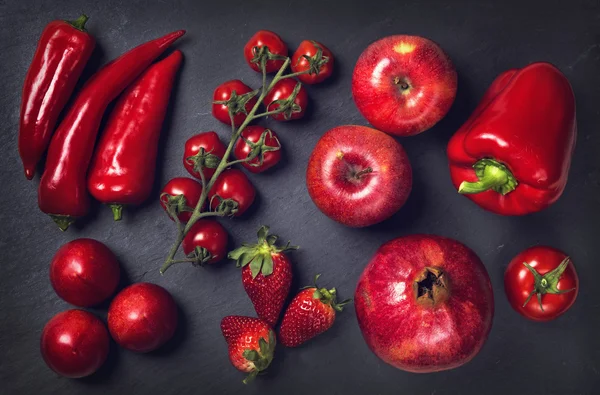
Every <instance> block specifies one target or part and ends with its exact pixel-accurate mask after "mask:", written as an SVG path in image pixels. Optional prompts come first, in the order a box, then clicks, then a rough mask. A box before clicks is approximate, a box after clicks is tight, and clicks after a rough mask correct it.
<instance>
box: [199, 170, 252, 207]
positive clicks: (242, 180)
mask: <svg viewBox="0 0 600 395" xmlns="http://www.w3.org/2000/svg"><path fill="white" fill-rule="evenodd" d="M208 197H209V199H210V207H211V208H212V209H213V210H219V211H225V212H227V213H229V214H232V215H234V216H236V217H239V216H240V215H242V214H244V213H245V212H246V210H248V208H249V207H250V206H251V205H252V203H253V202H254V198H255V197H256V191H255V190H254V186H252V183H251V182H250V180H249V179H248V177H247V176H246V175H245V174H244V172H243V171H241V170H238V169H229V170H225V171H224V172H223V173H221V175H220V176H219V178H218V179H217V181H216V182H215V183H214V185H213V187H212V188H211V189H210V191H209V193H208Z"/></svg>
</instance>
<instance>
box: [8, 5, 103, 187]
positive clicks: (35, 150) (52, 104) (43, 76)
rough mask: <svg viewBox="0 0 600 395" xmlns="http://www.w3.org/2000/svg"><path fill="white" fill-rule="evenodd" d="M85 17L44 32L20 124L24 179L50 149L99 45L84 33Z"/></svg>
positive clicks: (27, 79) (28, 79) (27, 84)
mask: <svg viewBox="0 0 600 395" xmlns="http://www.w3.org/2000/svg"><path fill="white" fill-rule="evenodd" d="M87 20H88V17H87V16H86V15H81V16H80V17H79V18H77V19H76V20H74V21H52V22H50V23H49V24H48V25H47V26H46V28H45V29H44V31H43V32H42V36H41V37H40V40H39V42H38V45H37V49H36V50H35V55H33V60H32V61H31V65H30V66H29V70H27V76H26V77H25V83H24V84H23V95H22V98H21V116H20V123H19V155H20V156H21V160H22V161H23V167H24V168H25V177H27V179H28V180H31V179H32V178H33V175H34V174H35V167H36V165H37V163H38V162H39V161H40V159H41V157H42V155H44V152H45V151H46V148H47V147H48V143H49V142H50V137H52V132H54V127H55V126H56V121H57V119H58V115H59V114H60V112H61V111H62V110H63V108H64V107H65V104H67V101H68V100H69V97H70V96H71V93H73V89H75V84H76V83H77V80H79V77H80V76H81V73H82V72H83V69H84V67H85V65H86V63H87V61H88V60H89V58H90V56H91V55H92V51H93V50H94V46H95V45H96V42H95V40H94V38H93V37H92V36H91V35H90V34H88V33H87V32H86V31H85V29H84V26H85V22H86V21H87Z"/></svg>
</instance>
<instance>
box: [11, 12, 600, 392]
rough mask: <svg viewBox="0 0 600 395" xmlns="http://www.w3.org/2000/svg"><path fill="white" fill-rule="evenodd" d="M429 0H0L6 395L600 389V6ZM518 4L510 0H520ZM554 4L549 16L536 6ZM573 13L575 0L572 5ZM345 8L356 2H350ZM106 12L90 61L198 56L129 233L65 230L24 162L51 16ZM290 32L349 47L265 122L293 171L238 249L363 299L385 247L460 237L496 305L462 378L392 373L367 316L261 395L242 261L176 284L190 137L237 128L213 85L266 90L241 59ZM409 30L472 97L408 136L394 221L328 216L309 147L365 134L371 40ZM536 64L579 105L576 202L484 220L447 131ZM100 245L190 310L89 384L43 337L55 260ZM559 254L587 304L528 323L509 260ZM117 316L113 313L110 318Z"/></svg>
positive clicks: (278, 371)
mask: <svg viewBox="0 0 600 395" xmlns="http://www.w3.org/2000/svg"><path fill="white" fill-rule="evenodd" d="M425 3H426V2H419V1H414V0H409V1H402V2H399V1H396V0H394V1H364V2H358V1H345V2H343V5H342V2H333V1H332V2H325V1H323V2H322V1H318V0H306V1H304V2H301V1H296V0H291V1H279V2H275V1H272V2H267V1H237V0H232V1H222V2H210V3H209V2H201V1H162V2H153V3H151V4H150V3H147V2H142V1H118V0H108V1H100V2H92V1H71V0H56V1H41V0H39V1H15V0H7V1H3V2H0V35H1V40H0V50H1V51H0V52H1V53H2V60H1V61H0V76H1V79H0V115H1V116H0V119H2V123H1V124H0V130H1V133H0V160H1V161H2V172H1V173H0V185H1V186H2V193H1V194H0V200H1V207H2V208H1V209H0V217H1V219H2V221H1V222H2V226H1V227H0V251H2V257H1V268H2V275H1V276H0V300H1V302H0V325H1V326H0V350H2V358H1V361H0V382H1V383H2V385H1V387H2V391H0V392H2V393H6V394H17V393H19V394H21V393H23V394H25V393H44V394H46V393H52V394H78V393H81V394H83V393H85V394H101V393H108V392H110V393H112V394H153V393H160V394H187V393H193V394H242V393H245V394H258V393H262V394H283V393H285V394H290V395H292V394H307V393H312V392H317V391H318V392H320V393H327V394H336V395H337V394H368V395H372V394H398V393H406V394H409V393H410V394H413V393H415V394H416V393H419V394H438V395H439V394H458V393H461V394H466V393H476V394H482V393H486V394H496V393H497V394H505V393H507V392H509V393H514V394H517V393H518V394H532V393H533V394H535V393H553V394H565V393H570V394H571V393H581V394H588V393H592V392H594V389H595V387H593V386H592V385H593V383H594V382H595V383H598V381H599V380H600V366H598V364H599V361H600V346H599V344H598V336H597V332H598V330H599V329H600V316H599V315H598V308H599V306H600V293H598V291H597V289H596V284H595V279H597V278H598V276H600V269H599V267H600V266H598V264H599V262H600V252H599V251H600V250H598V233H597V231H598V225H597V224H598V223H600V211H599V210H598V206H599V205H600V184H599V180H600V162H599V161H598V155H599V154H600V134H598V125H600V110H599V106H598V103H600V93H599V91H598V87H599V86H600V74H599V73H598V70H599V69H600V44H599V38H600V7H599V6H598V2H597V1H594V0H591V1H571V2H568V3H565V2H554V1H551V2H549V1H536V2H533V1H532V2H522V1H520V2H508V1H507V2H495V1H480V2H471V3H473V4H470V5H469V4H467V2H458V1H456V2H452V1H447V2H431V3H430V4H429V5H428V4H425ZM510 3H512V4H510ZM533 3H537V4H538V5H534V4H533ZM561 3H562V5H560V4H561ZM336 4H339V5H336ZM82 11H84V12H86V13H87V14H88V15H89V16H90V20H89V22H88V28H89V31H90V32H91V33H92V34H93V35H94V36H95V37H96V38H97V42H98V44H97V49H96V51H95V53H94V55H93V58H92V62H91V64H90V65H89V67H88V68H87V69H86V75H87V76H89V75H90V74H91V73H92V72H93V71H95V70H96V69H97V68H98V67H99V66H100V65H101V64H103V63H105V62H107V61H108V60H110V59H113V58H115V57H116V56H118V55H120V54H121V53H123V52H125V51H126V50H128V49H130V48H132V47H134V46H135V45H137V44H140V43H142V42H144V41H146V40H149V39H151V38H154V37H157V36H159V35H162V34H163V33H166V32H169V31H172V30H176V29H180V28H185V29H187V30H188V34H187V35H186V36H185V38H184V39H183V40H181V42H180V43H178V44H177V47H178V48H180V49H181V50H182V51H183V52H184V55H185V62H184V66H183V69H182V72H181V73H180V76H179V79H178V83H177V89H176V91H175V93H174V95H173V100H172V105H171V109H170V111H169V114H168V117H167V120H166V122H165V125H164V130H163V138H162V146H161V150H160V163H159V171H158V176H157V180H156V186H155V193H154V197H153V199H152V200H151V201H149V202H148V203H147V204H145V205H143V206H142V207H139V208H136V209H133V210H132V209H129V210H127V211H125V213H124V220H123V221H122V222H121V223H113V221H112V218H111V214H110V210H109V209H107V208H105V207H100V205H95V206H94V207H93V212H92V213H91V214H90V215H89V217H88V218H86V219H85V220H84V221H81V222H80V223H78V224H77V225H75V226H73V227H72V228H71V229H69V231H68V232H66V233H61V232H60V231H59V230H58V229H57V227H56V225H54V223H53V222H52V221H51V220H50V219H49V218H48V217H47V216H45V215H43V214H41V213H40V212H39V210H38V208H37V204H36V199H37V190H36V186H37V184H38V182H39V176H38V177H36V179H35V180H34V181H32V182H28V181H26V180H25V177H24V176H23V175H22V168H21V163H20V160H19V157H18V153H17V147H16V145H17V125H18V112H19V110H18V109H19V103H20V90H21V86H22V83H23V79H24V76H25V72H26V69H27V67H28V64H29V62H30V60H31V57H32V55H33V51H34V48H35V45H36V42H37V39H38V37H39V35H40V33H41V31H42V29H43V27H44V25H45V24H46V23H47V22H48V21H50V20H52V19H56V18H58V19H60V18H65V19H67V18H68V19H73V18H75V17H77V16H78V15H79V13H80V12H82ZM260 28H267V29H271V30H274V31H276V32H278V33H280V34H281V36H282V37H283V38H284V40H285V41H286V42H287V43H288V44H289V46H290V48H292V49H293V48H294V47H295V46H296V45H297V44H298V43H300V41H301V40H303V39H306V38H312V39H316V40H319V41H322V42H323V43H325V44H326V45H327V46H328V47H329V48H330V49H331V50H332V51H333V53H334V54H335V55H336V62H337V66H336V71H335V77H333V78H332V81H330V82H328V83H326V84H324V85H322V86H311V87H309V88H308V90H309V94H310V97H311V100H312V101H311V109H310V111H309V114H308V117H307V119H305V120H302V121H299V122H294V123H291V122H290V123H287V124H282V123H275V122H266V124H267V125H269V126H271V127H273V128H274V129H275V130H276V131H277V133H278V134H279V136H280V137H281V139H282V141H283V145H284V147H285V156H286V160H285V161H284V163H282V165H281V166H279V168H277V169H274V170H273V171H271V172H269V173H268V174H265V175H258V176H252V177H251V178H252V181H253V182H254V183H255V185H256V186H257V188H258V190H259V195H260V198H259V199H258V200H257V204H256V205H255V207H254V208H253V209H251V211H250V212H249V213H248V215H246V216H244V218H240V219H235V220H225V221H223V223H224V224H225V226H226V227H227V229H228V231H229V232H230V234H231V240H232V246H233V245H234V244H236V243H239V242H241V241H242V240H254V237H255V231H256V229H258V227H259V226H260V225H262V224H268V225H270V226H271V227H272V230H273V232H275V233H277V234H279V235H280V236H281V237H282V238H283V239H284V240H287V239H290V240H292V242H293V243H295V244H299V245H301V246H302V249H301V250H299V251H297V252H293V253H292V260H293V265H294V274H295V281H294V287H295V288H294V289H297V288H298V287H300V286H301V285H305V284H309V283H310V282H311V279H312V277H313V275H314V274H315V273H322V275H323V276H322V282H323V284H328V285H335V286H337V287H338V289H339V292H340V296H341V297H342V298H345V297H348V296H351V295H352V294H353V291H354V287H355V285H356V281H357V279H358V276H359V274H360V273H361V271H362V269H363V267H364V266H365V264H366V263H367V262H368V260H369V258H370V257H371V255H372V254H373V253H374V252H375V250H376V249H377V247H378V246H379V245H380V244H381V243H382V242H384V241H386V240H389V239H391V238H394V237H396V236H399V235H405V234H410V233H418V232H426V233H436V234H440V235H444V236H449V237H454V238H456V239H458V240H460V241H461V242H463V243H465V244H467V245H468V246H470V247H471V248H473V249H474V250H475V251H476V252H477V253H478V255H479V256H480V257H481V258H482V260H483V262H484V263H485V265H486V267H487V268H488V271H489V273H490V276H491V278H492V283H493V287H494V291H495V295H496V316H495V320H494V321H495V322H494V327H493V329H492V332H491V335H490V338H489V341H488V342H487V344H486V345H485V347H484V348H483V350H482V352H481V353H480V354H479V356H477V357H476V359H475V360H474V361H473V362H472V363H470V364H468V365H466V366H464V367H462V368H460V369H457V370H453V371H448V372H443V373H439V374H433V375H415V374H409V373H404V372H401V371H398V370H395V369H394V368H392V367H389V366H387V365H385V364H384V363H383V362H381V361H380V360H379V359H377V357H375V355H373V354H372V353H371V352H370V351H369V350H368V349H367V346H366V345H365V343H364V342H363V340H362V338H361V334H360V331H359V329H358V326H357V324H356V317H355V314H354V310H353V308H352V307H351V308H349V309H348V310H347V311H345V312H344V313H343V314H340V315H339V317H338V320H337V322H336V324H335V326H334V328H333V329H332V330H331V331H330V332H328V333H327V334H325V335H322V336H320V337H319V338H317V339H315V340H314V341H311V342H310V343H308V344H306V345H305V346H303V347H301V348H299V349H294V350H283V349H279V350H278V352H277V355H276V361H275V362H274V364H273V366H272V368H271V369H270V374H269V375H268V376H266V377H264V378H261V379H259V380H257V382H256V383H254V384H253V385H252V386H248V387H246V386H244V385H243V384H242V383H241V380H242V377H243V375H242V374H240V373H239V372H237V371H236V370H235V369H234V368H233V367H231V366H230V364H229V361H228V358H227V348H226V345H225V341H224V340H223V339H222V337H221V334H220V330H219V322H220V320H221V318H222V317H223V316H225V315H229V314H246V315H251V314H253V309H252V306H251V305H250V302H249V300H248V298H247V297H246V296H245V294H244V290H243V288H242V285H241V281H240V273H239V271H238V270H237V269H236V268H235V265H234V264H233V263H231V262H230V263H225V262H224V263H223V264H221V265H219V266H217V267H211V268H208V269H204V270H203V269H195V268H192V267H186V266H185V265H181V266H178V267H173V268H172V269H171V270H169V271H168V272H167V274H166V275H165V276H163V277H161V276H160V275H159V274H158V270H157V269H158V267H159V265H160V264H161V263H162V260H163V259H164V257H165V254H166V252H167V250H168V248H169V247H170V245H171V242H172V239H173V237H174V226H173V224H172V222H171V221H170V220H168V219H167V217H166V216H165V215H164V214H163V212H162V210H161V208H160V207H159V205H158V204H157V201H156V199H157V194H158V190H159V188H160V186H161V185H162V184H164V183H165V182H166V181H167V180H168V179H169V178H170V177H173V176H185V175H187V173H186V172H185V170H184V168H183V166H182V165H181V155H182V149H183V144H184V142H185V140H186V139H187V138H188V137H189V136H191V135H192V134H193V133H196V132H199V131H206V130H215V131H217V132H218V133H219V134H221V136H223V137H224V138H226V136H227V135H228V133H229V132H228V130H227V128H226V127H224V126H223V125H222V124H220V123H219V122H218V121H216V120H215V119H213V118H212V116H211V115H210V97H211V93H212V90H213V89H214V87H215V86H216V85H218V84H219V83H220V82H222V81H224V80H228V79H233V78H240V79H242V80H244V81H245V82H246V83H248V84H249V85H251V86H258V84H259V79H260V78H259V75H258V74H257V73H254V72H253V71H252V70H250V68H248V66H247V65H246V64H245V62H244V59H243V57H242V48H243V45H244V43H245V42H246V40H247V39H248V38H249V37H250V36H251V35H252V34H253V33H254V32H255V31H256V30H258V29H260ZM398 33H409V34H418V35H423V36H426V37H428V38H430V39H433V40H435V41H437V42H439V43H440V44H441V46H442V47H443V48H444V49H445V50H446V51H447V52H448V54H449V55H450V56H451V57H452V59H453V61H454V62H455V64H456V67H457V70H458V75H459V88H458V97H457V99H456V102H455V104H454V106H453V108H452V109H451V111H450V113H449V114H448V116H447V117H446V118H445V119H444V120H443V121H442V122H441V123H440V124H439V125H437V126H436V127H434V128H433V129H432V130H430V131H428V132H426V133H423V134H421V135H419V136H417V137H412V138H407V139H403V140H401V143H402V144H403V145H404V147H405V148H406V150H407V152H408V155H409V157H410V159H411V161H412V165H413V169H414V179H415V180H414V190H413V192H412V195H411V196H410V198H409V200H408V203H407V204H406V206H405V207H404V208H403V209H402V210H401V211H400V212H399V213H398V214H397V215H395V216H394V217H393V218H392V219H390V220H388V221H386V222H384V223H382V224H379V225H376V226H373V227H371V228H368V229H349V228H345V227H343V226H341V225H339V224H336V223H334V222H332V221H331V220H329V219H327V218H326V217H324V216H323V215H322V214H321V213H320V212H319V211H318V210H317V209H316V208H315V206H314V205H313V204H312V202H311V200H310V198H309V196H308V193H307V191H306V186H305V182H304V172H305V168H306V163H307V160H308V157H309V155H310V152H311V150H312V147H313V146H314V144H315V143H316V141H317V139H318V138H319V136H320V135H321V134H323V133H324V132H325V131H326V130H328V129H330V128H331V127H333V126H337V125H340V124H352V123H357V124H362V125H365V124H366V122H365V120H364V119H363V118H362V117H361V116H360V114H359V113H358V111H357V110H356V108H355V106H354V104H353V102H352V96H351V91H350V79H351V74H352V69H353V65H354V62H355V61H356V59H357V57H358V55H359V54H360V52H361V51H362V50H363V49H364V48H365V47H366V46H367V45H368V44H369V43H370V42H372V41H374V40H376V39H378V38H381V37H383V36H386V35H391V34H398ZM536 60H547V61H550V62H552V63H554V64H555V65H557V66H558V67H559V68H560V69H561V70H562V71H564V72H565V74H566V75H567V76H568V78H569V80H570V81H571V83H572V85H573V88H574V90H575V95H576V97H577V111H578V125H579V136H578V143H577V149H576V152H575V157H574V160H573V167H572V169H571V173H570V174H571V177H570V180H569V183H568V185H567V189H566V191H565V193H564V195H563V197H562V198H561V199H560V201H559V202H558V203H557V204H555V205H554V206H552V207H551V208H550V209H548V210H546V211H544V212H541V213H538V214H535V215H530V216H527V217H523V218H508V217H501V216H497V215H494V214H491V213H488V212H485V211H483V210H481V209H479V208H478V207H477V206H475V205H474V204H473V203H472V202H470V201H469V200H468V199H465V198H463V197H460V196H458V195H457V194H456V193H455V191H454V190H453V188H452V185H451V183H450V178H449V175H448V168H447V164H446V157H445V146H446V143H447V141H448V138H449V137H450V135H451V134H452V133H453V132H454V131H455V130H456V129H457V128H458V127H459V126H460V124H461V123H462V122H463V121H465V119H466V118H467V116H468V115H469V113H470V111H471V110H472V109H473V108H474V107H475V105H476V104H477V102H478V100H479V98H480V97H481V95H482V94H483V92H484V91H485V89H486V88H487V86H488V85H489V84H490V83H491V81H492V80H493V78H494V77H495V76H496V75H497V74H498V73H500V72H501V71H503V70H505V69H508V68H512V67H521V66H523V65H526V64H527V63H529V62H532V61H536ZM78 237H92V238H95V239H98V240H100V241H102V242H104V243H106V244H107V245H108V246H109V247H110V248H111V249H113V251H114V252H115V253H116V254H117V256H118V257H119V260H120V262H121V264H122V266H123V268H124V271H125V272H126V274H127V281H128V282H133V281H140V280H144V281H150V282H155V283H157V284H160V285H162V286H164V287H165V288H167V289H168V290H169V291H170V292H172V294H173V296H174V297H175V299H176V300H177V302H178V304H179V306H180V307H181V313H182V314H181V316H182V318H181V323H180V329H179V331H178V333H177V335H176V340H174V341H172V342H171V343H169V345H168V346H167V347H165V348H163V349H161V350H160V351H158V352H155V353H152V354H150V355H137V354H133V353H130V352H127V351H125V350H120V349H117V348H116V347H113V349H112V350H111V354H110V357H109V362H108V363H107V364H106V365H105V366H104V368H102V370H101V371H100V372H99V373H97V374H96V375H94V376H92V377H90V378H87V379H83V380H67V379H63V378H59V377H57V376H56V375H55V374H54V373H52V372H51V371H50V370H49V369H48V368H47V367H46V366H45V364H44V362H43V361H42V359H41V357H40V354H39V336H40V333H41V331H42V327H43V326H44V324H45V322H46V321H47V320H48V319H50V318H51V317H52V316H53V315H54V314H55V313H57V312H59V311H62V310H64V309H67V308H69V306H68V305H67V304H66V303H64V302H63V301H61V300H59V299H58V297H57V296H56V295H55V293H54V292H53V290H52V288H51V286H50V282H49V279H48V265H49V262H50V258H51V257H52V255H53V254H54V252H55V251H56V250H57V249H58V248H59V247H60V246H61V245H62V244H63V243H65V242H66V241H69V240H72V239H75V238H78ZM537 243H543V244H549V245H553V246H555V247H557V248H560V249H562V250H565V251H566V252H568V253H569V254H571V256H572V258H573V261H574V262H575V265H576V266H577V270H578V272H579V276H580V279H581V292H580V294H579V297H578V300H577V302H576V303H575V305H574V306H573V308H572V310H571V311H570V312H569V313H567V314H566V315H565V316H564V317H562V318H560V319H558V320H556V321H554V322H551V323H547V324H537V323H532V322H529V321H526V320H525V319H523V318H521V317H520V316H518V315H517V313H515V312H514V311H513V310H512V309H511V308H510V306H509V304H508V303H507V301H506V299H505V297H504V291H503V273H504V268H505V267H506V265H507V264H508V262H509V261H510V259H511V258H512V257H513V256H514V255H516V254H517V253H518V252H519V251H521V250H522V249H524V248H526V247H529V246H531V245H533V244H537ZM94 312H96V313H98V314H99V315H100V316H101V317H105V315H106V308H105V307H104V308H99V309H95V310H94Z"/></svg>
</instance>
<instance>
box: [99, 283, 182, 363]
mask: <svg viewBox="0 0 600 395" xmlns="http://www.w3.org/2000/svg"><path fill="white" fill-rule="evenodd" d="M177 315H178V313H177V305H176V304H175V301H174V300H173V297H172V296H171V294H170V293H169V292H167V290H166V289H164V288H162V287H160V286H158V285H156V284H150V283H137V284H133V285H130V286H129V287H127V288H125V289H124V290H122V291H121V292H120V293H119V294H117V296H115V298H114V299H113V301H112V303H111V304H110V308H109V309H108V330H109V331H110V334H111V336H112V338H113V339H114V340H115V341H116V342H117V344H119V345H120V346H121V347H123V348H126V349H128V350H130V351H135V352H141V353H146V352H150V351H154V350H156V349H157V348H159V347H160V346H162V345H163V344H165V343H166V342H167V341H168V340H169V339H170V338H171V337H173V334H174V333H175V329H176V328H177Z"/></svg>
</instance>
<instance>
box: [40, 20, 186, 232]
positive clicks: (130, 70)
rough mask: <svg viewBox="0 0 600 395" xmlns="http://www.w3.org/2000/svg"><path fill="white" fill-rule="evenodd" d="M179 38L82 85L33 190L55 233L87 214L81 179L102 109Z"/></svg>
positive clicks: (151, 45)
mask: <svg viewBox="0 0 600 395" xmlns="http://www.w3.org/2000/svg"><path fill="white" fill-rule="evenodd" d="M184 33H185V31H184V30H179V31H176V32H173V33H170V34H167V35H166V36H164V37H161V38H158V39H156V40H153V41H150V42H147V43H145V44H142V45H140V46H138V47H136V48H134V49H132V50H131V51H129V52H127V53H126V54H124V55H122V56H121V57H119V58H118V59H116V60H114V61H112V62H110V63H109V64H107V65H106V66H105V67H104V68H102V69H101V70H100V71H98V72H97V73H96V74H95V75H94V76H93V77H92V78H91V79H90V80H89V81H88V82H87V83H86V84H85V86H84V87H83V88H82V90H81V92H80V93H79V95H78V96H77V98H76V99H75V101H74V103H73V105H72V106H71V107H70V109H69V111H68V113H67V114H66V116H65V118H64V119H63V121H62V123H61V124H60V126H59V127H58V129H57V131H56V134H55V135H54V137H53V138H52V141H51V142H50V148H49V149H48V157H47V160H46V170H45V171H44V174H43V176H42V179H41V182H40V187H39V191H38V205H39V206H40V209H41V210H42V211H43V212H44V213H46V214H49V215H50V216H51V217H52V219H53V220H54V221H55V222H56V223H57V225H58V226H59V228H60V229H61V230H66V229H67V228H68V227H69V225H70V224H72V223H73V222H74V221H75V220H76V219H77V218H78V217H82V216H84V215H86V214H87V212H88V209H89V205H90V198H89V195H88V192H87V190H86V186H87V183H86V174H87V170H88V166H89V163H90V159H91V157H92V153H93V149H94V144H95V142H96V135H97V134H98V128H99V126H100V121H101V120H102V116H103V115H104V111H105V110H106V107H107V106H108V104H109V103H110V102H111V101H113V100H114V99H115V98H116V97H117V96H118V95H119V93H121V92H122V91H123V90H124V89H125V88H126V87H127V86H128V85H129V84H131V83H132V82H133V80H135V78H136V77H137V76H139V75H140V74H141V73H142V72H143V71H144V70H145V69H146V68H147V67H148V66H149V65H150V63H152V61H153V60H154V59H156V58H157V57H158V56H159V55H160V54H161V53H163V52H164V50H165V49H167V47H169V46H170V45H171V44H172V43H173V42H174V41H175V40H177V39H178V38H179V37H181V36H182V35H183V34H184Z"/></svg>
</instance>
